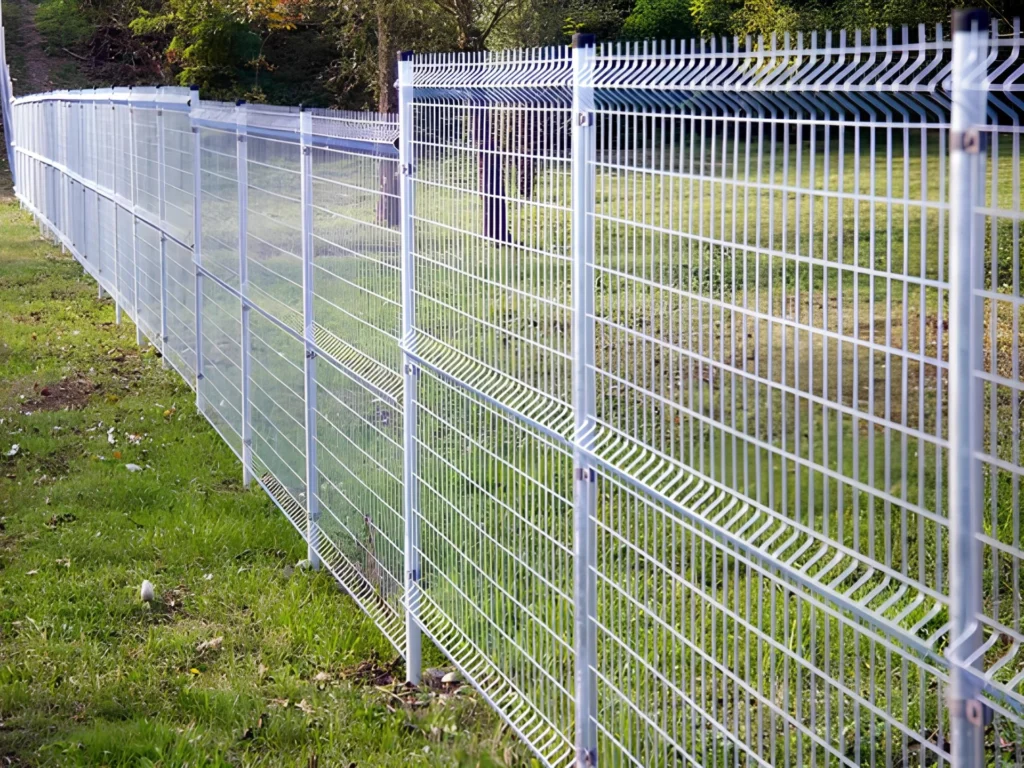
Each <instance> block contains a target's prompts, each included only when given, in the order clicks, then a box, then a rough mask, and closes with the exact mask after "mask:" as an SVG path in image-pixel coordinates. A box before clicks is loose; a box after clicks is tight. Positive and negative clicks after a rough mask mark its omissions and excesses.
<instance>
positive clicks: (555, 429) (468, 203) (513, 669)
mask: <svg viewBox="0 0 1024 768" xmlns="http://www.w3.org/2000/svg"><path fill="white" fill-rule="evenodd" d="M570 81H571V67H570V60H569V58H568V51H567V49H564V48H557V49H542V50H537V51H532V52H529V53H526V54H509V55H504V54H481V55H480V56H474V57H462V58H460V57H448V56H440V57H431V56H426V57H418V58H417V59H415V60H414V64H413V83H412V85H413V88H414V90H413V100H412V110H413V114H412V125H413V135H412V136H411V137H409V140H411V141H412V144H413V147H412V156H413V169H412V170H413V184H412V187H413V192H412V201H411V203H410V204H411V210H412V221H413V224H412V227H413V237H412V249H413V253H412V264H413V267H412V275H411V280H412V286H413V295H414V313H413V329H412V330H413V333H412V337H411V338H410V339H409V340H408V341H407V345H408V348H409V350H410V352H411V354H412V355H414V358H415V360H416V361H417V363H418V367H419V370H418V372H417V379H416V407H415V416H416V433H415V436H414V438H413V439H414V442H413V443H412V444H411V445H408V446H407V450H413V451H415V462H416V478H417V480H418V481H419V484H418V487H417V491H416V493H417V495H418V506H417V507H416V508H415V509H414V510H413V512H414V514H415V517H416V521H417V525H418V537H419V542H418V554H419V558H420V574H419V579H420V587H421V594H422V598H421V601H420V608H419V610H420V615H419V619H420V622H421V624H422V625H423V628H424V630H425V631H426V632H427V633H428V634H429V635H430V636H431V637H433V638H434V639H435V640H436V641H437V642H438V644H439V645H441V647H442V648H444V649H445V650H446V652H447V653H449V654H450V655H451V656H452V658H453V659H454V660H455V661H456V662H457V663H458V664H459V665H460V666H461V667H462V668H463V669H464V670H465V671H466V673H467V674H468V675H469V676H470V679H471V680H472V681H473V683H474V684H475V685H477V686H478V687H479V688H480V690H481V691H482V692H483V693H484V694H485V695H486V696H487V697H488V698H489V699H490V700H491V701H492V702H493V703H494V704H495V706H497V707H498V709H499V711H500V712H501V713H502V714H503V715H504V716H505V717H506V718H507V719H508V721H509V722H510V724H511V725H512V726H513V727H514V728H515V729H516V730H517V731H518V732H519V733H520V734H521V735H522V736H523V738H524V739H526V740H527V742H529V743H530V744H531V746H533V747H534V749H536V750H537V751H538V753H539V754H541V756H542V757H543V758H544V760H545V761H546V762H548V763H550V764H553V765H558V764H567V763H569V762H571V760H572V755H573V750H572V729H573V725H572V724H573V719H574V708H573V670H574V664H573V656H572V623H573V600H572V586H571V585H572V574H573V562H572V557H571V551H572V538H571V531H572V514H571V504H572V461H571V455H570V445H569V439H570V438H571V429H572V409H571V405H570V402H569V388H570V386H571V383H572V377H571V360H570V357H571V355H570V352H571V333H570V312H569V302H570V297H569V281H570V274H569V270H570V265H569V256H568V222H569V206H570V204H571V201H570V197H569V190H570V175H569V172H570V167H569V147H568V126H569V119H570V114H569V105H570V93H571V91H570V88H571V85H570Z"/></svg>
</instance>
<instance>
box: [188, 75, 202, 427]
mask: <svg viewBox="0 0 1024 768" xmlns="http://www.w3.org/2000/svg"><path fill="white" fill-rule="evenodd" d="M189 90H190V91H191V93H190V94H189V104H188V106H189V127H190V128H191V129H192V271H193V273H194V274H195V278H196V280H195V288H194V289H193V290H194V291H195V313H196V320H195V322H196V410H197V411H199V412H200V413H202V412H203V410H204V407H205V406H204V404H203V386H202V381H203V273H202V272H201V271H200V267H201V266H202V263H203V260H202V248H201V242H202V223H203V216H202V209H203V207H202V201H203V184H202V174H201V171H202V155H201V149H202V146H201V139H200V135H199V123H198V122H197V120H196V115H197V113H198V111H199V86H197V85H193V86H192V87H191V88H190V89H189Z"/></svg>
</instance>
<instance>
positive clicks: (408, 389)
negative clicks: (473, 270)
mask: <svg viewBox="0 0 1024 768" xmlns="http://www.w3.org/2000/svg"><path fill="white" fill-rule="evenodd" d="M412 74H413V71H412V51H402V52H400V53H399V54H398V164H399V166H400V169H401V172H402V180H401V185H400V194H401V201H400V206H401V229H402V234H401V243H402V350H403V354H402V357H403V360H402V369H403V377H404V382H403V383H404V392H403V419H402V423H403V428H404V433H403V436H402V448H403V464H402V481H403V483H404V488H403V498H402V511H403V514H404V516H405V537H404V539H405V600H406V616H405V678H406V680H407V681H408V682H410V683H413V684H415V685H418V684H419V682H420V679H421V675H422V651H421V646H422V638H421V630H420V625H419V607H420V605H419V604H420V600H419V581H420V559H419V546H420V543H419V521H418V520H417V517H416V515H417V510H418V504H417V493H416V377H417V375H418V371H417V369H416V366H415V364H414V363H413V360H412V357H411V356H410V355H409V352H411V351H413V350H411V348H410V345H411V344H412V343H413V320H414V318H415V307H414V304H413V300H414V294H413V289H414V285H415V283H414V281H413V263H414V260H413V247H414V242H415V240H414V236H413V220H412V214H413V186H412V176H413V173H414V172H415V165H414V162H415V156H414V152H413V114H412V109H413V107H412V102H413V79H412Z"/></svg>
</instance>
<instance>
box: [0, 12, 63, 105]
mask: <svg viewBox="0 0 1024 768" xmlns="http://www.w3.org/2000/svg"><path fill="white" fill-rule="evenodd" d="M0 1H2V3H3V18H4V26H5V28H6V29H7V35H8V37H7V41H8V42H7V60H8V62H9V63H10V66H11V79H12V80H13V81H14V94H15V95H16V96H22V95H24V94H26V93H38V92H39V91H49V90H52V89H53V88H54V87H55V85H54V77H53V74H54V70H55V67H56V65H57V64H58V63H59V62H58V61H57V60H56V59H53V58H51V57H50V56H48V55H47V53H46V49H45V47H44V43H43V37H42V35H41V34H40V33H39V30H38V29H37V28H36V4H35V3H33V2H31V0H0Z"/></svg>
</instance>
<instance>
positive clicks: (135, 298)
mask: <svg viewBox="0 0 1024 768" xmlns="http://www.w3.org/2000/svg"><path fill="white" fill-rule="evenodd" d="M128 148H129V150H128V155H129V158H130V161H131V179H130V180H129V184H130V186H131V190H130V191H129V200H130V202H131V204H132V208H131V211H130V213H131V215H132V281H133V282H134V283H135V286H134V288H133V289H132V320H134V321H135V345H136V346H138V347H141V346H142V325H141V323H140V322H139V248H138V242H139V217H138V216H136V215H135V206H136V205H138V203H139V200H138V198H139V195H138V189H137V188H136V187H137V181H138V177H137V175H136V174H137V170H138V169H137V168H136V164H137V162H138V160H137V158H136V154H135V105H134V104H133V103H132V89H131V86H129V87H128Z"/></svg>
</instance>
